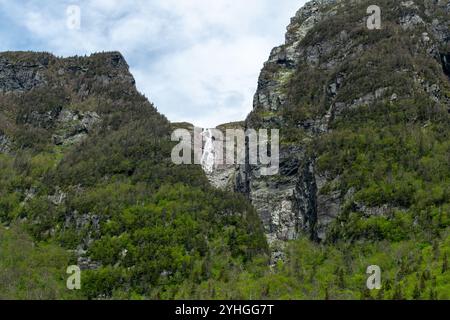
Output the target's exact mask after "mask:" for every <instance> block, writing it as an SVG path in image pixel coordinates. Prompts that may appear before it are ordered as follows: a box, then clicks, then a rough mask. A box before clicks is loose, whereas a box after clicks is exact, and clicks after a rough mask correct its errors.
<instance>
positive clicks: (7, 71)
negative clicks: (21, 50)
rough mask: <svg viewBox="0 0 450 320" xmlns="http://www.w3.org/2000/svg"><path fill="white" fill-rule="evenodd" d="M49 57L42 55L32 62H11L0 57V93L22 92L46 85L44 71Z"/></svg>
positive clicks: (19, 60)
mask: <svg viewBox="0 0 450 320" xmlns="http://www.w3.org/2000/svg"><path fill="white" fill-rule="evenodd" d="M50 59H51V56H50V55H47V54H44V55H40V56H39V57H37V58H35V59H33V60H31V61H30V60H28V59H27V60H21V59H18V60H15V59H14V60H11V59H8V58H7V57H5V56H2V57H0V92H24V91H29V90H31V89H33V88H36V87H39V86H43V85H45V84H46V83H47V80H46V77H45V74H44V72H43V71H44V69H45V68H47V67H48V64H49V61H50Z"/></svg>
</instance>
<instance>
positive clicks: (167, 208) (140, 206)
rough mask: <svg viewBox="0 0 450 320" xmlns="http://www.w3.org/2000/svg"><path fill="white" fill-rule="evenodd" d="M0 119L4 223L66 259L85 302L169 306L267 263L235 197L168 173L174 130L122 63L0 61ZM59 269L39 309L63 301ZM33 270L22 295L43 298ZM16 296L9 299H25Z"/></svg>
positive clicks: (0, 219) (1, 292) (108, 56)
mask: <svg viewBox="0 0 450 320" xmlns="http://www.w3.org/2000/svg"><path fill="white" fill-rule="evenodd" d="M0 119H1V121H0V148H1V149H0V177H1V179H0V223H5V224H7V225H10V224H13V225H18V227H17V228H19V229H20V228H25V229H27V230H28V231H29V232H30V233H31V235H32V236H33V238H34V239H35V240H36V241H38V242H39V243H46V242H52V243H55V244H57V245H59V246H62V247H63V248H65V249H69V250H70V252H72V255H73V258H72V262H71V263H72V264H78V265H80V266H81V267H82V269H83V270H85V271H84V274H83V279H84V280H83V295H84V296H85V297H88V298H96V297H111V296H115V297H122V298H126V297H130V296H131V295H134V296H135V297H138V296H144V297H166V298H172V297H173V296H174V295H175V294H176V293H177V291H178V290H179V287H180V285H181V284H182V283H184V282H187V283H196V282H199V281H202V280H203V279H208V278H209V275H210V274H211V273H213V272H215V271H214V270H217V269H219V270H227V269H228V268H229V267H231V266H232V265H233V264H235V263H236V264H238V265H241V264H245V263H246V261H248V260H250V259H251V258H252V257H254V256H256V255H259V254H261V255H264V254H265V252H266V244H265V243H266V242H265V239H264V236H263V233H262V229H261V228H260V222H259V219H258V217H257V215H256V214H255V212H254V210H253V208H252V207H251V206H250V205H249V203H248V202H247V201H245V199H244V198H243V197H242V196H239V195H233V194H231V193H225V192H221V191H217V190H214V189H212V188H211V187H210V186H209V183H208V180H207V178H206V177H205V175H204V174H203V172H202V170H201V168H200V167H194V166H176V165H174V164H173V163H172V161H171V157H170V156H171V150H172V147H173V146H174V143H172V142H171V141H170V135H171V132H172V126H171V124H170V123H169V122H168V121H167V119H166V118H165V117H163V116H162V115H160V114H159V113H158V112H157V110H156V109H155V108H154V107H153V105H152V104H151V103H150V102H148V100H147V99H146V98H145V97H144V96H142V95H141V94H139V93H138V92H137V90H136V88H135V85H134V79H133V77H132V76H131V74H130V73H129V71H128V65H127V63H126V62H125V60H124V59H123V57H122V56H121V55H120V54H119V53H115V52H112V53H101V54H94V55H91V56H89V57H73V58H66V59H60V58H56V57H54V56H53V55H51V54H47V53H31V52H6V53H1V54H0ZM17 228H14V230H16V229H17ZM14 234H15V233H13V235H12V236H8V237H6V238H5V239H6V240H5V241H10V243H8V242H7V243H6V244H5V246H6V247H8V248H11V251H10V252H13V249H12V248H14V247H15V246H16V245H17V244H16V242H14V241H13V240H14V239H15V236H14ZM19 234H20V232H19ZM37 250H38V249H37ZM31 252H32V251H30V259H33V258H32V257H34V255H31ZM37 252H38V251H37ZM55 252H59V251H55ZM52 257H53V256H52V255H50V254H49V256H48V258H49V260H50V262H49V264H51V261H56V260H51V259H53V258H52ZM55 259H56V258H55ZM67 259H69V257H67ZM17 263H19V260H17ZM30 263H33V262H31V260H30ZM36 263H37V262H36ZM227 266H228V267H227ZM5 267H7V266H5ZM60 267H61V265H60V264H59V265H58V266H54V268H53V269H51V270H58V271H59V272H61V273H59V274H55V278H56V279H59V280H58V281H59V282H58V281H56V280H55V281H54V282H52V283H57V287H55V288H53V289H52V288H50V287H49V288H46V289H45V290H44V292H42V294H41V297H43V298H45V297H47V298H50V297H54V296H55V295H58V292H60V287H61V286H62V285H63V284H64V272H65V269H64V270H62V269H58V268H60ZM66 267H67V266H65V268H66ZM0 268H1V265H0ZM29 269H31V270H33V268H31V267H30V268H29ZM40 270H41V271H42V269H38V268H36V270H35V272H36V274H33V273H32V274H30V280H29V281H30V283H29V286H40V284H38V283H34V281H36V280H33V279H39V278H40V274H39V272H40ZM49 270H50V269H49ZM224 272H225V271H224ZM14 281H17V282H16V285H17V288H16V289H18V288H20V286H19V281H21V280H20V279H19V278H17V279H8V281H7V282H2V283H1V284H0V298H1V297H11V295H12V294H13V293H14V292H16V291H11V290H9V289H8V288H10V287H14V283H15V282H14ZM3 285H5V286H6V285H8V287H5V288H3V287H2V286H3ZM49 286H50V285H49ZM23 290H24V292H16V296H17V297H20V296H32V295H33V293H32V292H28V291H26V290H25V289H23ZM11 292H13V293H11ZM36 295H38V293H36ZM60 297H61V296H60Z"/></svg>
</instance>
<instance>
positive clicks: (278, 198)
mask: <svg viewBox="0 0 450 320" xmlns="http://www.w3.org/2000/svg"><path fill="white" fill-rule="evenodd" d="M367 4H368V5H370V4H372V3H368V2H367ZM383 4H384V7H383V11H384V12H391V14H393V13H395V15H396V16H395V17H394V18H392V16H388V13H386V16H388V17H389V19H392V20H391V21H390V22H389V23H394V24H396V27H395V28H398V29H399V30H404V32H405V39H407V38H408V37H410V38H412V39H413V41H414V45H413V46H414V47H412V48H413V49H411V50H414V51H415V52H414V55H423V56H424V59H429V61H433V60H435V61H440V62H441V63H442V66H443V70H444V72H445V73H446V74H447V75H448V74H449V70H450V68H449V61H450V58H449V54H448V51H450V47H449V39H450V38H449V36H450V32H449V25H448V19H445V17H447V18H448V12H449V11H448V8H449V7H448V6H446V7H445V6H444V4H443V2H442V1H440V2H439V3H437V2H436V3H431V2H429V1H426V2H425V9H426V10H425V11H422V6H421V5H420V6H419V5H418V4H416V3H415V2H414V1H407V2H402V3H395V4H394V3H388V2H383ZM365 5H366V3H365V2H364V1H362V2H360V3H357V4H355V2H351V1H335V0H325V1H311V2H309V3H307V4H306V5H305V6H304V7H303V8H302V9H300V10H299V11H298V12H297V14H296V15H295V17H294V18H293V19H292V21H291V24H290V25H289V26H288V28H287V30H288V31H287V34H286V43H285V44H284V45H282V46H280V47H277V48H275V49H273V50H272V52H271V54H270V57H269V60H268V61H267V62H266V63H265V65H264V68H263V70H262V72H261V75H260V78H259V82H258V90H257V92H256V94H255V98H254V110H253V112H252V113H251V114H250V116H249V117H248V119H247V120H246V124H245V125H246V128H253V129H257V128H261V127H262V128H267V129H270V128H279V129H280V131H281V135H282V140H283V139H286V135H283V131H284V132H286V130H287V129H289V130H292V129H295V130H297V131H296V132H299V134H298V135H296V137H295V139H296V142H294V143H291V142H289V141H282V142H281V147H280V162H281V164H280V175H277V176H273V177H261V176H260V175H259V174H258V172H259V167H258V166H254V165H250V164H249V163H247V164H246V165H243V166H240V167H239V168H238V169H237V173H236V177H235V178H236V186H235V190H236V191H238V192H242V193H244V194H246V195H247V196H248V198H249V199H250V200H251V201H252V203H253V205H254V207H255V208H256V210H257V211H258V212H259V215H260V217H261V219H262V221H263V223H264V226H265V230H266V234H267V237H268V239H269V242H270V243H272V244H273V245H276V243H278V242H280V241H281V243H282V242H283V241H286V240H290V239H295V238H297V237H298V236H299V235H301V234H306V235H308V236H309V237H311V238H312V239H315V240H323V239H325V238H326V234H327V231H326V230H327V226H328V225H329V223H330V222H332V221H333V220H334V219H335V218H336V217H337V216H339V214H340V213H341V211H342V207H343V206H344V204H345V203H346V202H348V201H352V199H353V198H352V197H353V193H354V190H339V188H335V189H332V190H331V191H330V190H328V189H329V186H330V185H339V181H340V179H339V176H338V177H330V176H328V174H327V173H326V172H319V170H317V162H316V159H315V157H314V152H310V151H308V150H311V149H314V145H313V142H314V141H315V140H316V139H318V138H319V137H320V136H321V135H323V134H325V133H327V132H330V130H331V129H332V128H331V127H332V124H333V122H334V121H336V120H337V119H339V117H341V115H342V114H343V113H345V112H348V111H349V110H356V109H358V108H361V107H362V106H371V105H373V104H375V103H377V102H380V101H384V102H386V103H390V102H395V101H397V100H398V99H403V98H405V99H406V98H411V97H413V96H414V94H415V93H413V92H412V91H410V92H401V90H400V89H399V88H397V87H398V86H399V84H398V83H397V82H395V81H391V82H386V81H379V85H377V84H376V82H375V84H374V85H372V88H368V89H367V90H365V91H358V90H353V88H352V83H351V81H352V80H351V79H352V76H353V74H352V73H354V72H357V71H355V70H357V69H356V68H367V66H358V67H357V65H358V63H359V62H358V61H359V60H360V59H361V57H362V56H363V55H364V54H365V53H366V52H368V51H370V50H371V48H372V47H371V44H370V43H366V44H364V42H363V41H361V39H358V38H357V32H364V31H360V30H362V29H363V28H365V23H366V19H367V14H366V8H367V6H365ZM345 10H347V12H348V11H350V10H354V11H355V12H354V14H355V15H356V16H357V18H350V16H348V17H346V18H340V15H341V14H342V12H345ZM437 10H440V11H439V12H441V13H442V12H444V11H442V10H446V13H445V12H444V14H443V15H441V16H439V15H437V14H435V12H438V11H437ZM344 19H345V23H343V22H342V21H341V20H344ZM350 19H354V20H350ZM349 20H350V21H349ZM386 20H387V19H386ZM341 24H342V25H341ZM351 28H353V29H354V30H352V29H351ZM355 30H358V31H355ZM375 32H376V31H375ZM399 32H400V31H399ZM446 48H447V49H446ZM446 50H447V51H446ZM394 68H395V67H392V69H386V71H385V72H387V73H394V74H402V73H403V74H404V76H405V77H406V78H408V79H413V80H412V81H413V82H412V83H411V86H417V88H418V89H417V90H419V91H420V92H423V93H426V94H427V95H428V96H429V98H430V99H431V100H432V101H434V102H435V103H437V104H439V105H449V100H448V99H449V98H448V95H446V94H445V93H444V90H443V85H442V83H440V82H439V81H441V79H439V80H438V79H433V78H426V79H425V78H424V77H423V76H422V75H419V72H417V71H416V70H415V67H414V66H406V67H405V68H403V69H400V68H398V69H394ZM313 72H318V73H320V74H322V75H323V74H325V75H327V77H328V80H327V82H326V83H324V86H323V87H322V88H321V92H320V91H319V92H317V91H316V92H314V93H311V99H310V100H309V101H308V97H305V96H303V98H302V99H303V100H302V101H304V103H305V104H306V103H308V104H309V103H310V104H311V105H312V106H314V105H315V104H316V105H317V108H316V109H320V108H322V111H317V112H314V113H315V114H314V115H310V116H309V117H306V118H301V119H299V120H297V121H296V122H293V121H291V119H289V118H287V117H286V115H285V114H286V110H289V109H290V108H294V107H296V106H295V105H294V103H296V102H295V95H296V94H297V92H295V91H293V90H292V89H289V88H292V87H293V85H292V84H293V82H295V81H297V82H299V79H301V80H302V83H304V84H305V85H306V86H308V85H309V83H311V82H313V81H315V80H314V78H313V74H314V73H313ZM308 77H311V80H310V82H308V81H309V80H308ZM380 77H381V76H380ZM313 95H314V96H313ZM298 100H299V99H297V101H298ZM319 106H320V108H319ZM283 136H284V137H283ZM247 151H248V150H247ZM220 174H222V172H219V173H218V175H220ZM226 175H227V177H228V176H231V174H228V173H227V174H226ZM326 189H327V190H326ZM355 207H356V209H358V208H360V209H359V211H360V212H363V213H365V214H367V215H378V214H385V213H386V212H389V211H390V210H391V209H392V207H390V206H389V205H385V206H382V207H379V208H370V207H367V206H365V205H364V204H359V206H358V205H357V204H356V205H355Z"/></svg>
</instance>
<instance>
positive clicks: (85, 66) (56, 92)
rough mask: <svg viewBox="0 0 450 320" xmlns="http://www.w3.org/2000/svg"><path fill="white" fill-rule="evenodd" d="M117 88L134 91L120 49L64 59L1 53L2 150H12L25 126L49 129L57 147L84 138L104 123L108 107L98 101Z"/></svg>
mask: <svg viewBox="0 0 450 320" xmlns="http://www.w3.org/2000/svg"><path fill="white" fill-rule="evenodd" d="M119 86H120V87H122V90H123V92H122V93H123V94H127V93H132V94H134V93H135V92H136V88H135V81H134V78H133V76H132V75H131V74H130V72H129V68H128V65H127V63H126V61H125V59H124V58H123V56H122V55H121V54H120V53H118V52H109V53H99V54H93V55H91V56H90V57H70V58H65V59H59V58H56V57H55V56H53V55H51V54H48V53H33V52H4V53H0V120H1V121H0V133H1V135H0V152H8V151H10V150H11V148H12V147H13V145H14V143H15V141H16V140H17V139H16V135H17V134H18V132H20V130H21V128H25V127H31V128H33V130H37V131H39V132H41V133H44V136H46V135H45V133H48V139H49V140H51V142H52V143H54V144H55V145H62V146H68V145H72V144H76V143H78V142H80V141H82V140H83V139H84V138H85V137H86V136H87V135H88V134H89V132H91V131H93V130H95V129H96V128H97V127H99V126H100V124H101V123H102V118H103V117H104V115H102V114H101V113H102V110H103V109H105V107H104V106H102V105H101V103H100V101H102V99H105V100H106V99H110V97H103V95H105V94H106V95H107V94H108V91H110V90H112V89H113V88H114V87H119ZM127 91H128V92H127ZM115 100H117V102H114V103H116V104H118V103H119V100H118V99H115ZM109 101H110V102H111V101H112V100H109ZM108 103H109V102H108ZM105 104H106V103H105ZM117 107H118V108H119V107H120V106H119V105H118V106H117ZM17 147H20V146H17Z"/></svg>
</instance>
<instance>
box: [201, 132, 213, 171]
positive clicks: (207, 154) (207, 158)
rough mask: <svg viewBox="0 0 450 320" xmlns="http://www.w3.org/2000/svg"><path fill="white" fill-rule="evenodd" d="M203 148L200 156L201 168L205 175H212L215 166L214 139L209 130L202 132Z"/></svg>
mask: <svg viewBox="0 0 450 320" xmlns="http://www.w3.org/2000/svg"><path fill="white" fill-rule="evenodd" d="M202 136H203V137H204V139H205V147H204V148H203V154H202V161H201V163H202V168H203V170H204V171H205V172H206V173H212V172H213V171H214V165H215V152H214V137H213V134H212V132H211V130H210V129H205V130H203V133H202Z"/></svg>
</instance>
